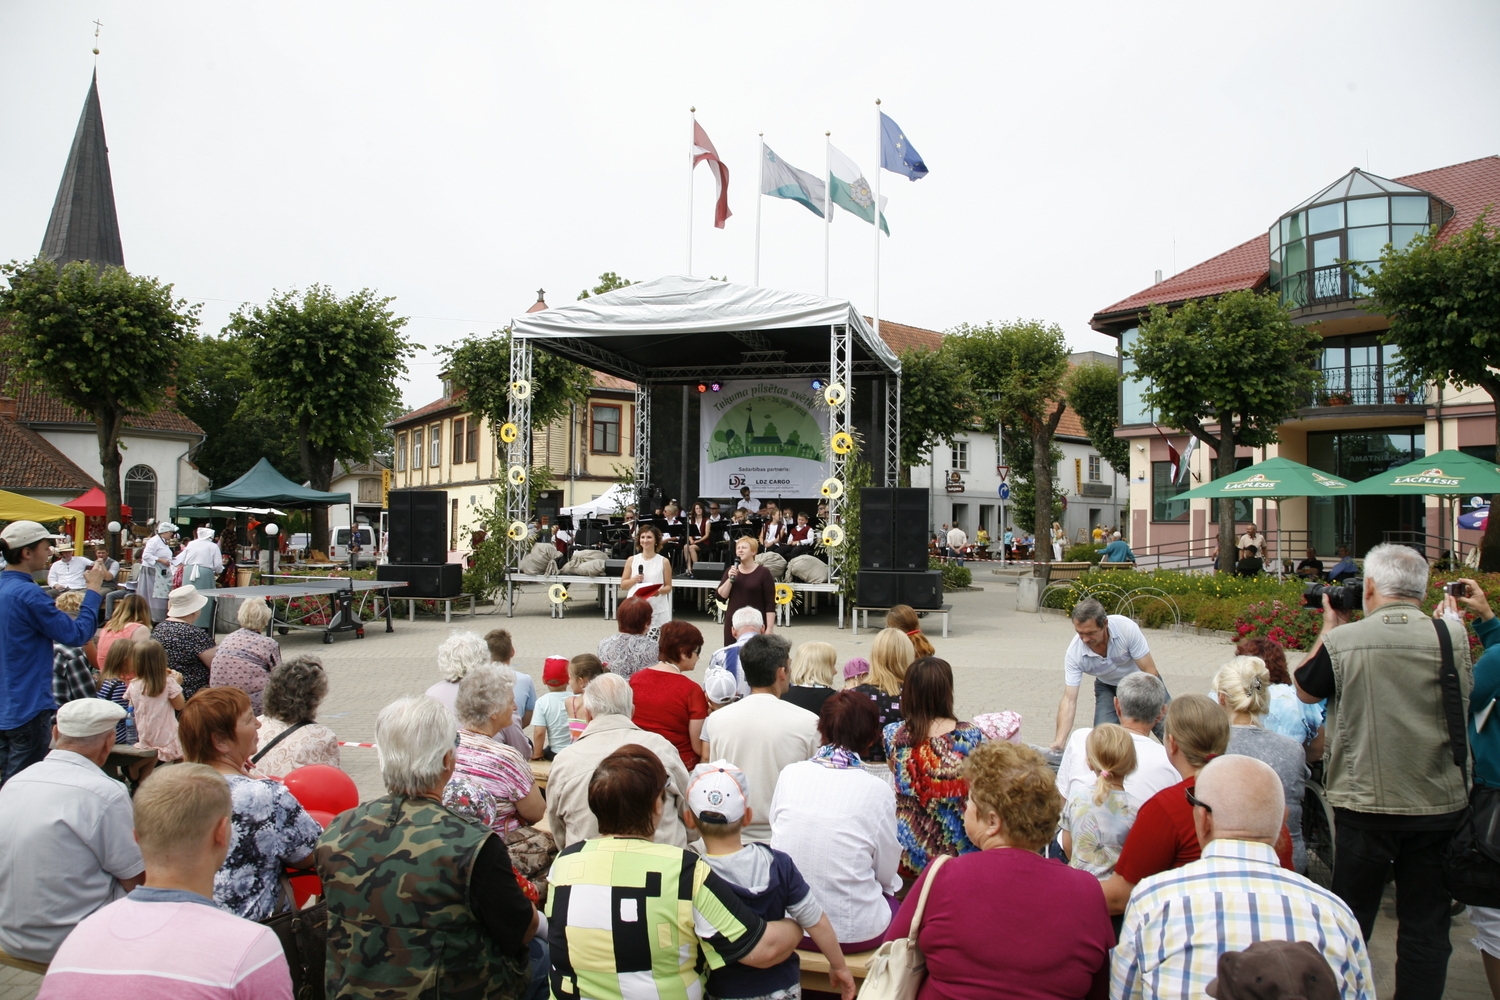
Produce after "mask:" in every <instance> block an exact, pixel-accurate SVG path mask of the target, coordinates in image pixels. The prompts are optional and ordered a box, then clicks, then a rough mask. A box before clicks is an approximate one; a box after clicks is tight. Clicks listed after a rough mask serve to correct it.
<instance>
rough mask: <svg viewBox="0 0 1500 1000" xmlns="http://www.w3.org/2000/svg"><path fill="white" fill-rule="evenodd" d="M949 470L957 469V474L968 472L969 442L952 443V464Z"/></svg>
mask: <svg viewBox="0 0 1500 1000" xmlns="http://www.w3.org/2000/svg"><path fill="white" fill-rule="evenodd" d="M950 468H953V469H957V470H958V471H959V472H967V471H969V442H967V441H955V442H953V464H952V465H951V466H950Z"/></svg>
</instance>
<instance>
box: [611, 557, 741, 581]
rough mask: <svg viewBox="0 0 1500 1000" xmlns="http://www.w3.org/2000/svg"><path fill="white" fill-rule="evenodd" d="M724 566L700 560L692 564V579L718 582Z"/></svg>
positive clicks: (721, 576)
mask: <svg viewBox="0 0 1500 1000" xmlns="http://www.w3.org/2000/svg"><path fill="white" fill-rule="evenodd" d="M724 566H725V564H724V563H721V562H709V561H708V560H706V559H700V560H698V561H697V562H695V563H693V579H694V580H714V581H717V580H720V579H722V578H723V576H724ZM621 572H622V573H623V572H624V570H623V569H622V570H621Z"/></svg>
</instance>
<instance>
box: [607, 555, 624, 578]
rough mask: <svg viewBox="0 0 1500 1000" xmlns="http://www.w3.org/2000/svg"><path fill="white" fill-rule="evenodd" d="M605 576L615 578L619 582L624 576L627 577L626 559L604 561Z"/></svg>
mask: <svg viewBox="0 0 1500 1000" xmlns="http://www.w3.org/2000/svg"><path fill="white" fill-rule="evenodd" d="M604 575H605V576H610V577H614V578H615V579H616V580H618V579H619V578H620V577H622V576H624V575H625V560H624V559H606V560H604Z"/></svg>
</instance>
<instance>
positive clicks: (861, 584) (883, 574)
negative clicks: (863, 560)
mask: <svg viewBox="0 0 1500 1000" xmlns="http://www.w3.org/2000/svg"><path fill="white" fill-rule="evenodd" d="M900 577H901V574H899V573H892V572H889V571H887V570H870V569H862V570H860V571H859V578H858V579H857V580H856V581H855V584H856V586H855V588H854V593H855V597H854V600H855V603H856V604H859V605H860V606H861V607H866V608H889V607H893V606H894V605H897V604H900V603H901V598H900V586H901V581H900Z"/></svg>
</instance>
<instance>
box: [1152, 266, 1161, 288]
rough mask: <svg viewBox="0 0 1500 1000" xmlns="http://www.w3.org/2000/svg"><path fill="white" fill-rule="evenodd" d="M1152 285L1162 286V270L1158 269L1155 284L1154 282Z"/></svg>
mask: <svg viewBox="0 0 1500 1000" xmlns="http://www.w3.org/2000/svg"><path fill="white" fill-rule="evenodd" d="M1152 284H1155V285H1159V284H1161V268H1157V269H1156V280H1155V281H1154V282H1152Z"/></svg>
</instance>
